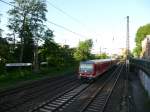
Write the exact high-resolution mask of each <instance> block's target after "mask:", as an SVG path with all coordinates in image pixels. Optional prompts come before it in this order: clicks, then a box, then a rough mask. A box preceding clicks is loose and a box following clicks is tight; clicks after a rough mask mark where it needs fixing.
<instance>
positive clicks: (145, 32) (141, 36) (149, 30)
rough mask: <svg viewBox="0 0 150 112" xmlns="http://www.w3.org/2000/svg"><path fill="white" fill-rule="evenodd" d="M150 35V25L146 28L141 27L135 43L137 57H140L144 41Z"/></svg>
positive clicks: (145, 26)
mask: <svg viewBox="0 0 150 112" xmlns="http://www.w3.org/2000/svg"><path fill="white" fill-rule="evenodd" d="M149 34H150V24H146V25H144V26H141V27H140V28H139V29H138V30H137V33H136V38H135V42H136V48H135V49H134V51H133V53H134V55H135V56H137V57H139V56H140V53H141V51H142V47H141V45H142V41H143V40H144V38H145V37H146V35H149Z"/></svg>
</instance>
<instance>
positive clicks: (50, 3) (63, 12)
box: [46, 0, 89, 32]
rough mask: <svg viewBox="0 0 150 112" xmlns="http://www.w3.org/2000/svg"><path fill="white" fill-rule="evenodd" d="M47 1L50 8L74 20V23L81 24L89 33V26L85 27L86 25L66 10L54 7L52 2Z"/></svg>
mask: <svg viewBox="0 0 150 112" xmlns="http://www.w3.org/2000/svg"><path fill="white" fill-rule="evenodd" d="M46 1H47V3H48V4H49V5H50V6H52V7H53V8H55V9H56V10H58V11H59V12H61V13H62V14H64V15H65V16H67V17H68V18H70V19H71V20H73V21H74V22H76V23H78V24H80V25H81V26H82V27H83V28H84V30H85V31H86V32H89V30H88V28H87V25H85V24H84V23H82V22H81V21H80V20H78V19H77V18H75V17H73V16H71V15H70V14H68V13H67V12H65V11H64V10H62V9H61V8H59V7H57V6H56V5H54V4H53V3H52V2H50V1H48V0H46Z"/></svg>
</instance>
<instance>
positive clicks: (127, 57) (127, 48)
mask: <svg viewBox="0 0 150 112" xmlns="http://www.w3.org/2000/svg"><path fill="white" fill-rule="evenodd" d="M126 53H127V54H126V75H127V83H126V89H127V109H128V110H127V111H128V112H129V93H128V87H129V84H128V83H129V82H128V73H129V58H130V56H129V55H130V52H129V16H127V38H126Z"/></svg>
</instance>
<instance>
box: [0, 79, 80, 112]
mask: <svg viewBox="0 0 150 112" xmlns="http://www.w3.org/2000/svg"><path fill="white" fill-rule="evenodd" d="M78 85H79V83H77V79H76V78H75V76H64V77H61V78H53V79H49V78H48V79H44V80H42V81H39V82H38V81H37V82H35V83H32V84H28V85H26V86H25V87H23V88H22V87H18V88H16V89H12V90H10V91H5V92H2V93H1V94H0V111H1V112H13V111H14V112H15V111H16V110H17V111H21V112H26V111H28V109H30V108H33V107H34V106H37V105H38V104H39V103H38V102H43V101H45V100H46V99H47V98H50V97H54V96H55V95H56V94H58V93H59V92H61V91H65V90H67V89H69V88H72V87H76V86H78Z"/></svg>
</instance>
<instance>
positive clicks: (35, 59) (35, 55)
mask: <svg viewBox="0 0 150 112" xmlns="http://www.w3.org/2000/svg"><path fill="white" fill-rule="evenodd" d="M33 71H34V72H35V73H37V72H39V62H38V42H37V43H36V44H35V46H34V61H33Z"/></svg>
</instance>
